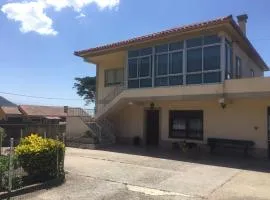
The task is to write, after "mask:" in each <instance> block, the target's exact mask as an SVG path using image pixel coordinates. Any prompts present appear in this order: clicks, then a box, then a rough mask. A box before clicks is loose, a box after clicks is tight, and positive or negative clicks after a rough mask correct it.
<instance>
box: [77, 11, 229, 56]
mask: <svg viewBox="0 0 270 200" xmlns="http://www.w3.org/2000/svg"><path fill="white" fill-rule="evenodd" d="M228 20H232V15H229V16H226V17H221V18H217V19H214V20H210V21H205V22H200V23H194V24H190V25H187V26H181V27H176V28H172V29H168V30H165V31H161V32H157V33H152V34H149V35H145V36H140V37H136V38H132V39H129V40H124V41H120V42H115V43H112V44H106V45H102V46H98V47H94V48H90V49H86V50H81V51H75V52H74V54H75V55H76V56H83V54H86V53H95V52H98V51H101V50H108V49H114V48H117V47H124V46H126V45H131V44H134V43H137V42H145V41H149V40H152V39H159V38H161V37H164V36H169V35H170V34H175V33H181V32H187V31H191V30H196V29H199V28H205V27H207V26H211V25H217V24H222V23H224V22H228Z"/></svg>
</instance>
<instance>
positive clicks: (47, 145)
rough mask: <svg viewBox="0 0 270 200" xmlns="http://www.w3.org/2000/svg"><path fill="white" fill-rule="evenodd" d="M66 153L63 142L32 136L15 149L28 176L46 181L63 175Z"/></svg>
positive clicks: (24, 139)
mask: <svg viewBox="0 0 270 200" xmlns="http://www.w3.org/2000/svg"><path fill="white" fill-rule="evenodd" d="M64 151H65V145H64V144H63V143H62V142H60V141H57V140H53V139H44V138H42V137H40V136H38V135H36V134H31V135H30V136H28V137H26V138H23V139H22V140H21V142H20V144H19V145H18V146H17V147H16V148H15V155H16V156H17V157H18V160H19V162H20V164H21V166H22V167H23V169H24V170H25V171H26V172H27V173H28V175H30V176H33V177H35V178H36V179H39V180H40V181H44V180H48V179H51V178H55V177H56V176H57V174H59V175H61V174H62V175H63V172H64V169H63V159H64ZM57 154H58V163H57ZM57 164H58V168H57ZM57 169H58V171H57Z"/></svg>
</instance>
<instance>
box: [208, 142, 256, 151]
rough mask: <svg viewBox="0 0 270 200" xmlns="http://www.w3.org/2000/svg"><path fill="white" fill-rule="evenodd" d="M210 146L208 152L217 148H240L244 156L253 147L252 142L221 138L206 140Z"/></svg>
mask: <svg viewBox="0 0 270 200" xmlns="http://www.w3.org/2000/svg"><path fill="white" fill-rule="evenodd" d="M207 143H208V145H209V146H210V151H211V152H213V151H214V149H215V148H216V147H217V146H223V147H229V148H242V149H244V154H245V155H248V149H250V148H251V147H253V146H254V144H255V143H254V142H253V141H250V140H232V139H222V138H208V141H207Z"/></svg>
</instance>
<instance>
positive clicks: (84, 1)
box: [1, 0, 120, 35]
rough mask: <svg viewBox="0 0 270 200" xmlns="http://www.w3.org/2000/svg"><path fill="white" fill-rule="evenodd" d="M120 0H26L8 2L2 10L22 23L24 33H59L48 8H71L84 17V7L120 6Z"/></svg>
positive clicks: (8, 16) (57, 10) (57, 9)
mask: <svg viewBox="0 0 270 200" xmlns="http://www.w3.org/2000/svg"><path fill="white" fill-rule="evenodd" d="M119 3H120V0H31V1H24V2H20V3H19V2H17V3H16V2H14V3H7V4H5V5H3V6H2V8H1V11H2V12H3V13H5V14H6V15H7V18H8V19H10V20H14V21H18V22H20V23H21V26H20V31H21V32H23V33H27V32H37V33H39V34H41V35H57V31H56V30H54V29H53V27H52V25H53V20H52V19H51V18H49V17H48V16H47V15H46V12H45V11H46V9H48V8H53V9H54V10H55V11H56V12H59V11H61V10H62V9H64V8H71V9H73V10H74V11H75V12H78V13H79V15H78V16H77V17H76V18H83V17H85V15H84V14H83V13H81V11H82V9H83V8H84V7H86V6H88V5H90V4H96V5H97V6H98V8H99V9H100V10H101V11H102V10H104V9H113V8H116V9H117V7H118V5H119Z"/></svg>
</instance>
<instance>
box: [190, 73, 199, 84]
mask: <svg viewBox="0 0 270 200" xmlns="http://www.w3.org/2000/svg"><path fill="white" fill-rule="evenodd" d="M201 83H202V74H189V75H187V84H201Z"/></svg>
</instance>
